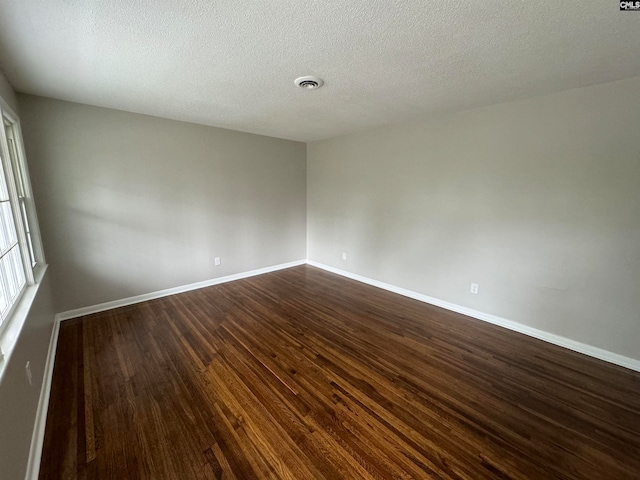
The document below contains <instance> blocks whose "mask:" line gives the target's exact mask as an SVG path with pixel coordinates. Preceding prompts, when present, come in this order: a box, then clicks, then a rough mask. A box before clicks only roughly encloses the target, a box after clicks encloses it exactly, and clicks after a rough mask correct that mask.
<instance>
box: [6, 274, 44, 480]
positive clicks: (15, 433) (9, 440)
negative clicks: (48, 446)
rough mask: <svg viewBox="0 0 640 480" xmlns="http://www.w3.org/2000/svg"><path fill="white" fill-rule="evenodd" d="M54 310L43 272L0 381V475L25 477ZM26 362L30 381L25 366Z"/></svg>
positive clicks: (17, 477)
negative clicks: (30, 381)
mask: <svg viewBox="0 0 640 480" xmlns="http://www.w3.org/2000/svg"><path fill="white" fill-rule="evenodd" d="M54 316H55V311H54V308H53V298H52V295H51V283H50V279H49V274H48V273H46V274H45V276H44V278H43V279H42V282H41V283H40V285H39V287H38V292H37V293H36V297H35V299H34V301H33V303H32V305H31V309H30V310H29V314H28V316H27V319H26V320H25V323H24V326H23V327H22V331H21V332H20V337H19V338H18V343H17V344H16V346H15V349H14V351H13V354H12V355H11V358H10V360H9V364H8V365H7V367H6V370H5V372H4V375H3V377H2V385H0V432H1V433H0V478H3V479H5V478H6V479H10V478H16V479H20V478H24V477H25V473H26V471H27V463H28V461H29V449H30V447H31V435H32V433H33V427H34V424H35V420H36V413H37V410H38V400H39V398H40V390H41V389H42V382H43V380H44V374H45V366H46V361H47V352H48V351H49V342H50V340H51V333H52V330H53V322H54ZM27 362H29V364H30V367H31V374H32V378H33V381H32V384H31V385H29V383H28V381H27V376H26V370H25V366H26V364H27Z"/></svg>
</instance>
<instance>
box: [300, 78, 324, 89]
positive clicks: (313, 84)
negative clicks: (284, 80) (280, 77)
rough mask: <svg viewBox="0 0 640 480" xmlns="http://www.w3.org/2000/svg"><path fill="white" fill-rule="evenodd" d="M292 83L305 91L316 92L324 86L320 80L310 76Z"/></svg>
mask: <svg viewBox="0 0 640 480" xmlns="http://www.w3.org/2000/svg"><path fill="white" fill-rule="evenodd" d="M293 83H295V84H296V85H297V86H298V87H300V88H304V89H305V90H316V89H318V88H320V87H321V86H322V85H323V84H324V82H323V81H322V79H321V78H318V77H311V76H307V77H299V78H296V79H295V80H294V81H293Z"/></svg>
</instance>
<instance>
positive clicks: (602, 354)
mask: <svg viewBox="0 0 640 480" xmlns="http://www.w3.org/2000/svg"><path fill="white" fill-rule="evenodd" d="M307 264H309V265H311V266H313V267H317V268H321V269H322V270H326V271H328V272H331V273H335V274H337V275H341V276H343V277H347V278H350V279H352V280H356V281H358V282H362V283H366V284H368V285H372V286H374V287H378V288H382V289H383V290H388V291H390V292H393V293H397V294H400V295H403V296H405V297H409V298H413V299H415V300H419V301H421V302H425V303H429V304H431V305H435V306H437V307H442V308H445V309H447V310H451V311H453V312H457V313H461V314H463V315H467V316H469V317H473V318H476V319H478V320H483V321H485V322H489V323H493V324H494V325H499V326H501V327H504V328H507V329H509V330H513V331H515V332H519V333H523V334H525V335H529V336H530V337H534V338H537V339H539V340H544V341H545V342H549V343H552V344H554V345H558V346H560V347H564V348H568V349H569V350H573V351H575V352H578V353H583V354H585V355H589V356H590V357H595V358H598V359H600V360H604V361H605V362H609V363H613V364H616V365H620V366H621V367H626V368H629V369H631V370H635V371H637V372H640V360H636V359H634V358H630V357H625V356H623V355H619V354H617V353H613V352H610V351H608V350H603V349H602V348H598V347H594V346H592V345H587V344H585V343H581V342H576V341H575V340H571V339H570V338H566V337H562V336H560V335H556V334H553V333H549V332H545V331H544V330H538V329H537V328H533V327H528V326H527V325H523V324H521V323H517V322H514V321H512V320H507V319H506V318H502V317H498V316H496V315H491V314H489V313H484V312H480V311H478V310H473V309H471V308H467V307H462V306H460V305H456V304H453V303H449V302H446V301H444V300H440V299H438V298H433V297H429V296H427V295H423V294H421V293H417V292H414V291H411V290H407V289H404V288H400V287H396V286H395V285H391V284H389V283H384V282H380V281H378V280H374V279H372V278H368V277H363V276H362V275H358V274H355V273H351V272H347V271H345V270H340V269H339V268H334V267H330V266H329V265H324V264H322V263H318V262H315V261H313V260H307Z"/></svg>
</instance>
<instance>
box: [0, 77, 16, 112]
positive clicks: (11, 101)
mask: <svg viewBox="0 0 640 480" xmlns="http://www.w3.org/2000/svg"><path fill="white" fill-rule="evenodd" d="M0 98H2V99H3V100H4V101H5V102H7V105H9V107H10V108H11V109H12V110H13V111H14V112H16V113H18V100H17V98H16V92H15V91H14V90H13V87H12V86H11V85H10V84H9V81H8V80H7V78H6V77H5V76H4V73H2V72H0Z"/></svg>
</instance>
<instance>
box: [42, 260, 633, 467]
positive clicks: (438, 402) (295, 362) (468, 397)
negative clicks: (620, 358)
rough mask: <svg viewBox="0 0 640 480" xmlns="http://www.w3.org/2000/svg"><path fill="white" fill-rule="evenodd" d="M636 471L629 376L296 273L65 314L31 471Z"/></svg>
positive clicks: (434, 311) (364, 289) (408, 303)
mask: <svg viewBox="0 0 640 480" xmlns="http://www.w3.org/2000/svg"><path fill="white" fill-rule="evenodd" d="M639 472H640V374H639V373H637V372H633V371H630V370H627V369H624V368H621V367H617V366H614V365H611V364H607V363H604V362H602V361H599V360H596V359H593V358H590V357H586V356H584V355H580V354H578V353H575V352H571V351H569V350H566V349H562V348H560V347H556V346H554V345H551V344H548V343H545V342H542V341H538V340H535V339H532V338H530V337H526V336H524V335H520V334H517V333H515V332H511V331H508V330H505V329H502V328H499V327H497V326H494V325H490V324H487V323H484V322H480V321H478V320H474V319H471V318H468V317H465V316H462V315H458V314H455V313H452V312H449V311H446V310H443V309H440V308H437V307H433V306H430V305H426V304H423V303H420V302H418V301H415V300H412V299H408V298H405V297H401V296H398V295H395V294H392V293H389V292H386V291H383V290H380V289H376V288H374V287H370V286H367V285H364V284H360V283H358V282H355V281H352V280H347V279H344V278H341V277H338V276H336V275H333V274H330V273H327V272H324V271H322V270H319V269H316V268H313V267H310V266H300V267H294V268H290V269H287V270H283V271H278V272H274V273H270V274H265V275H261V276H258V277H252V278H248V279H244V280H239V281H236V282H231V283H226V284H221V285H217V286H213V287H208V288H204V289H200V290H196V291H192V292H187V293H183V294H180V295H174V296H170V297H165V298H160V299H156V300H151V301H149V302H145V303H141V304H137V305H132V306H128V307H123V308H120V309H116V310H112V311H108V312H102V313H98V314H95V315H89V316H86V317H82V318H79V319H75V320H69V321H66V322H63V324H62V325H61V328H60V337H59V345H58V349H57V355H56V363H55V369H54V378H53V383H52V389H51V400H50V405H49V413H48V418H47V426H46V432H45V442H44V448H43V455H42V465H41V470H40V478H41V479H76V478H79V479H80V478H87V479H102V478H104V479H107V478H127V479H138V478H139V479H236V480H243V479H292V480H305V479H323V478H324V479H412V478H425V479H470V480H479V479H495V478H503V479H514V480H515V479H517V480H526V479H545V480H547V479H552V478H553V479H567V480H574V479H598V480H601V479H616V480H617V479H620V480H631V479H635V480H638V479H640V473H639Z"/></svg>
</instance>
